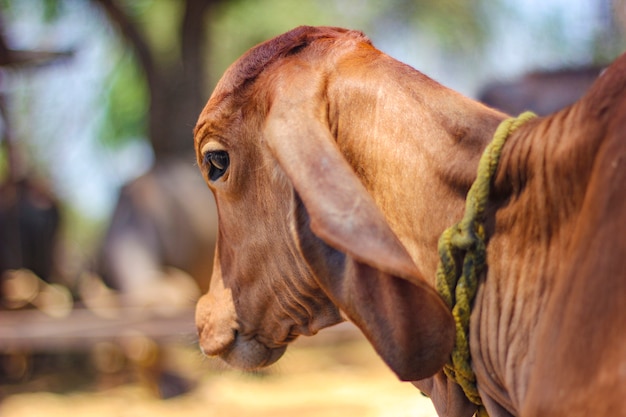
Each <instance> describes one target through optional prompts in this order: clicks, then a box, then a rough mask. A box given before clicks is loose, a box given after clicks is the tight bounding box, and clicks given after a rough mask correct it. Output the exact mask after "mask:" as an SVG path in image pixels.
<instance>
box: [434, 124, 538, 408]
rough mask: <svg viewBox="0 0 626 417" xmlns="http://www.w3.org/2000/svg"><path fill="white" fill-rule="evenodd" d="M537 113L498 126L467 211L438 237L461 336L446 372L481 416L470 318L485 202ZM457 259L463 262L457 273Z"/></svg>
mask: <svg viewBox="0 0 626 417" xmlns="http://www.w3.org/2000/svg"><path fill="white" fill-rule="evenodd" d="M533 117H535V115H534V114H533V113H531V112H526V113H522V114H521V115H520V116H519V117H517V118H510V119H506V120H504V121H503V122H502V123H501V124H500V126H498V128H497V129H496V132H495V134H494V137H493V140H492V141H491V143H490V144H489V145H487V148H486V149H485V151H484V152H483V155H482V156H481V158H480V162H479V164H478V174H477V176H476V180H475V181H474V183H473V184H472V186H471V187H470V190H469V192H468V193H467V198H466V202H465V215H464V216H463V219H462V220H461V221H460V222H459V223H457V224H455V225H454V226H452V227H450V228H448V229H446V230H445V231H444V232H443V234H442V235H441V237H440V238H439V248H438V250H439V258H440V261H439V265H438V266H437V275H436V286H437V291H438V292H439V294H440V295H441V297H442V298H443V299H444V301H445V302H446V304H447V305H448V307H450V309H451V310H452V316H453V317H454V322H455V326H456V341H455V345H454V349H453V350H452V355H451V356H452V360H451V363H448V364H446V365H445V367H444V372H445V373H446V375H447V376H448V377H449V378H452V380H454V381H455V382H456V383H457V384H459V385H460V386H461V388H462V389H463V392H464V393H465V395H466V396H467V398H468V399H469V400H470V401H471V402H472V403H474V404H476V405H478V412H477V415H478V416H479V417H483V416H487V412H486V410H485V408H484V407H483V405H482V401H481V399H480V395H479V393H478V390H477V388H476V376H475V375H474V371H473V370H472V367H471V363H470V362H471V358H470V350H469V319H470V313H471V310H472V301H473V299H474V296H475V295H476V290H477V288H478V279H479V278H480V276H481V274H482V273H483V271H484V269H485V263H486V253H485V252H486V250H485V227H484V221H485V207H486V206H487V201H488V200H489V189H490V186H491V180H492V178H493V175H494V173H495V171H496V168H497V167H498V161H499V160H500V154H501V151H502V147H503V146H504V142H505V141H506V139H507V137H508V136H509V135H510V134H511V132H513V131H514V130H515V129H517V128H518V127H519V126H521V125H522V124H524V123H525V122H526V121H528V120H530V119H531V118H533ZM457 260H460V261H461V264H462V267H461V273H460V275H459V273H458V267H457Z"/></svg>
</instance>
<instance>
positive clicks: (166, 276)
mask: <svg viewBox="0 0 626 417" xmlns="http://www.w3.org/2000/svg"><path fill="white" fill-rule="evenodd" d="M216 235H217V209H216V206H215V201H214V199H213V196H212V195H211V193H209V192H207V189H206V184H205V183H204V182H203V180H202V177H201V176H200V175H198V172H197V169H196V167H195V166H194V164H193V162H190V161H188V160H182V159H172V160H165V161H159V162H157V163H155V165H154V166H153V167H152V168H151V169H150V171H149V172H147V173H146V174H144V175H142V176H141V177H139V178H137V179H135V180H133V181H131V182H129V183H128V184H126V185H125V186H124V187H123V188H122V189H121V191H120V194H119V197H118V201H117V205H116V208H115V211H114V213H113V216H112V218H111V221H110V223H109V227H108V230H107V232H106V236H105V238H104V241H103V244H102V248H101V253H100V259H99V262H98V264H99V266H98V270H99V272H100V274H101V275H102V277H103V280H104V282H105V283H106V284H107V285H108V286H109V287H111V288H113V289H115V290H117V291H119V293H120V295H121V296H122V298H123V299H125V301H126V302H127V303H128V304H130V305H134V306H137V307H139V306H143V307H146V306H150V307H155V308H165V309H169V308H175V307H176V306H178V307H180V306H184V305H187V306H189V305H193V303H194V302H195V300H196V299H197V297H198V296H199V294H200V292H205V291H206V290H207V289H208V287H209V277H210V276H211V272H212V269H213V252H214V250H215V240H216Z"/></svg>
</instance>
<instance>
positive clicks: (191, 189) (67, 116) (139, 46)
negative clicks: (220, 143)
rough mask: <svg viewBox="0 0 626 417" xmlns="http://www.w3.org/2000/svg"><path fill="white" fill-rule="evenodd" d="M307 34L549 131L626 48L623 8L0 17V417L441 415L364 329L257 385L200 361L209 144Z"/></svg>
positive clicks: (502, 2)
mask: <svg viewBox="0 0 626 417" xmlns="http://www.w3.org/2000/svg"><path fill="white" fill-rule="evenodd" d="M302 24H307V25H330V26H343V27H348V28H352V29H359V30H362V31H364V32H365V33H366V34H367V35H368V36H369V37H370V38H371V39H372V41H373V42H374V45H375V46H377V47H378V48H379V49H381V50H382V51H384V52H386V53H388V54H390V55H392V56H393V57H395V58H397V59H399V60H401V61H403V62H406V63H408V64H410V65H412V66H413V67H415V68H417V69H419V70H420V71H422V72H424V73H425V74H426V75H428V76H430V77H432V78H434V79H435V80H437V81H439V82H440V83H442V84H444V85H445V86H447V87H450V88H452V89H454V90H457V91H460V92H461V93H463V94H465V95H467V96H470V97H472V98H475V99H478V100H482V101H483V102H485V103H487V104H489V105H492V106H495V107H498V108H500V109H502V110H504V111H507V112H510V113H513V114H514V113H519V112H521V111H523V110H527V109H531V110H534V111H536V112H538V113H540V114H547V113H550V112H552V111H555V110H558V109H559V108H562V107H564V106H566V105H568V104H569V103H571V102H573V101H574V100H575V99H577V98H578V97H579V96H580V95H581V94H582V93H583V92H584V91H585V89H586V88H587V87H588V86H589V85H590V83H591V82H592V81H593V80H594V79H595V78H596V77H597V75H598V74H599V73H600V72H601V71H602V69H603V68H604V67H605V66H606V65H607V64H608V63H610V62H611V61H612V60H613V59H615V57H617V56H618V55H619V54H620V53H622V52H623V51H624V49H625V46H626V38H625V33H626V0H470V1H466V0H386V1H384V2H383V1H375V0H298V1H294V0H0V415H2V416H3V417H8V416H30V415H32V416H35V415H36V416H47V415H50V416H53V415H62V414H67V413H72V412H74V413H77V414H78V415H81V416H82V415H103V416H109V415H144V414H146V415H148V414H150V415H151V416H154V415H164V416H165V415H180V414H181V413H183V412H184V413H185V414H186V415H209V416H210V415H220V416H231V415H232V416H244V415H255V416H265V415H267V416H282V415H285V416H287V415H289V416H292V415H300V416H335V415H337V416H339V415H342V416H343V415H354V414H356V413H359V415H362V416H387V415H394V416H428V415H434V411H433V410H432V408H431V407H430V405H429V402H428V400H427V399H424V398H422V397H421V396H420V395H419V393H418V391H417V390H416V389H415V388H413V387H412V386H411V385H410V384H402V383H400V382H398V381H397V380H396V379H395V377H394V376H393V375H392V374H391V373H390V372H389V371H388V370H387V369H386V368H385V367H384V366H383V365H382V363H381V361H380V360H379V359H377V358H376V355H375V354H374V353H373V351H372V350H371V348H370V347H369V346H368V345H367V344H366V343H365V342H364V341H363V339H362V338H361V337H360V336H359V334H358V332H356V331H355V330H354V329H353V328H352V327H350V326H344V325H342V326H339V327H338V328H334V329H328V330H327V331H324V332H322V333H321V334H320V335H318V336H316V337H313V338H307V340H301V341H298V342H296V344H295V346H294V347H293V348H291V349H290V352H288V354H287V355H286V357H285V358H284V359H282V360H281V361H280V362H279V364H278V365H276V366H274V367H272V368H270V369H269V370H267V371H264V372H259V373H254V374H245V373H241V372H238V371H233V370H229V369H226V368H225V367H224V366H223V365H221V364H219V363H218V362H217V361H213V360H210V359H206V358H202V357H201V355H200V354H199V353H198V350H197V346H196V344H195V328H194V323H193V306H194V303H195V300H196V299H197V297H198V296H199V294H201V293H202V292H204V291H206V289H207V288H208V284H209V282H208V279H209V277H210V271H211V268H212V260H213V259H212V258H213V249H214V240H215V233H216V212H215V206H214V203H213V200H212V196H211V193H210V192H209V191H208V190H207V189H206V186H205V185H204V183H203V181H202V179H201V177H200V175H199V173H198V171H197V167H196V166H195V159H194V155H193V148H192V129H193V126H194V125H195V121H196V118H197V116H198V114H199V112H200V110H201V109H202V107H203V106H204V103H205V102H206V100H207V99H208V97H209V95H210V93H211V91H212V88H213V87H214V85H215V83H216V82H217V80H218V79H219V77H220V76H221V74H222V73H223V72H224V70H225V69H226V67H227V66H228V65H229V64H230V63H232V62H233V61H234V60H235V59H236V58H237V57H239V56H240V55H241V54H242V53H243V52H245V51H246V50H247V49H249V48H250V47H252V46H254V45H255V44H257V43H259V42H262V41H264V40H266V39H268V38H271V37H273V36H275V35H278V34H280V33H282V32H285V31H287V30H289V29H291V28H293V27H295V26H298V25H302Z"/></svg>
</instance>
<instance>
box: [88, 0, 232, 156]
mask: <svg viewBox="0 0 626 417" xmlns="http://www.w3.org/2000/svg"><path fill="white" fill-rule="evenodd" d="M93 1H94V2H95V3H96V4H98V5H99V6H101V7H102V8H103V10H104V11H105V12H106V14H107V16H108V17H109V19H110V20H111V22H113V23H114V25H115V26H116V27H117V28H118V30H119V32H120V33H121V35H122V36H123V38H124V40H125V41H126V42H127V43H128V45H129V46H130V47H131V48H132V50H133V52H134V57H135V59H136V63H137V64H138V65H139V67H140V68H141V70H142V73H143V78H144V80H145V87H146V90H147V91H146V92H145V96H144V97H145V98H146V99H147V102H148V106H147V109H148V113H147V136H148V138H149V140H150V143H151V144H152V147H153V150H154V153H155V157H156V158H157V159H160V158H167V157H171V156H180V155H183V154H189V153H191V151H192V147H191V146H190V144H191V141H190V138H191V131H192V128H193V126H194V125H195V120H196V118H197V115H198V114H199V112H200V110H201V109H202V106H203V105H204V101H205V95H204V91H205V87H204V86H205V83H204V79H205V60H204V59H203V54H204V52H205V39H206V36H205V32H206V31H205V28H206V20H207V19H206V17H207V12H209V11H210V10H211V9H212V8H214V7H216V6H217V5H218V4H220V3H222V2H223V1H224V0H185V1H176V2H175V1H168V2H160V3H161V6H162V10H164V11H165V13H166V15H165V16H163V15H161V16H158V15H150V13H146V12H149V11H150V10H149V9H150V8H151V7H152V8H153V7H156V6H155V5H148V6H146V5H145V2H128V1H126V2H122V1H116V0H93ZM142 8H143V9H142ZM140 12H144V13H140ZM172 16H178V17H179V19H178V21H176V20H175V19H172ZM147 18H153V19H159V18H160V19H161V20H160V21H156V22H155V21H151V22H147V21H146V19H147ZM176 23H177V26H178V27H175V29H177V31H178V34H176V33H174V34H172V33H168V30H167V29H168V26H170V29H174V28H172V27H171V25H172V24H176ZM144 25H145V26H144ZM154 28H158V31H155V30H152V32H150V29H154ZM164 33H165V34H168V35H173V36H170V37H166V36H165V37H164V36H160V39H159V40H160V41H161V42H150V40H151V36H152V38H154V37H155V36H159V35H163V34H164ZM168 43H169V45H168ZM164 45H165V48H163V47H164ZM129 63H130V62H129V61H126V62H124V64H125V65H128V64H129ZM117 75H118V77H117V78H116V79H114V83H113V86H114V87H117V89H116V88H114V89H113V90H112V91H113V93H117V95H116V94H113V95H112V99H111V100H110V102H109V113H110V115H111V116H114V117H119V118H118V119H117V120H120V118H126V120H122V126H125V127H126V128H128V127H130V130H131V133H132V132H133V131H138V130H141V125H142V121H141V118H142V117H141V116H142V112H141V111H139V110H140V109H139V108H138V106H136V105H135V104H133V101H134V102H135V103H136V102H137V101H140V100H141V99H142V98H143V97H142V95H143V94H144V92H142V91H141V90H138V89H137V88H134V89H133V88H128V89H127V88H126V87H129V86H131V85H133V84H138V85H141V80H140V77H139V74H137V73H133V71H132V66H129V67H127V68H122V69H121V70H120V71H119V72H118V74H117ZM129 92H130V94H127V93H129ZM121 93H126V97H123V96H121V95H120V94H121ZM146 96H147V97H146ZM129 107H130V108H129ZM127 110H131V111H127ZM110 133H119V132H115V131H114V132H110Z"/></svg>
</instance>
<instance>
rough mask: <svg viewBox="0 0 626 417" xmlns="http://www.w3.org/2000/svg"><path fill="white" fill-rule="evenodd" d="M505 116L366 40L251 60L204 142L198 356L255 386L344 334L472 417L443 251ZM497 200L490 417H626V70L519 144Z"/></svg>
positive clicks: (272, 45) (202, 123)
mask: <svg viewBox="0 0 626 417" xmlns="http://www.w3.org/2000/svg"><path fill="white" fill-rule="evenodd" d="M505 118H506V115H504V114H502V113H499V112H497V111H495V110H491V109H489V108H487V107H485V106H484V105H482V104H479V103H477V102H475V101H473V100H470V99H468V98H465V97H463V96H461V95H459V94H457V93H455V92H453V91H451V90H449V89H446V88H445V87H443V86H441V85H439V84H437V83H436V82H434V81H433V80H431V79H429V78H428V77H426V76H425V75H423V74H421V73H420V72H418V71H416V70H414V69H412V68H410V67H408V66H406V65H404V64H402V63H400V62H398V61H396V60H394V59H392V58H391V57H389V56H387V55H385V54H384V53H382V52H380V51H378V50H377V49H375V48H374V47H373V46H372V44H371V43H370V41H369V40H368V39H367V38H366V37H365V36H364V35H363V34H361V33H360V32H354V31H347V30H344V29H338V28H312V27H300V28H297V29H294V30H293V31H290V32H288V33H286V34H284V35H281V36H279V37H277V38H274V39H272V40H270V41H268V42H265V43H263V44H261V45H259V46H257V47H255V48H253V49H251V50H250V51H248V52H247V53H246V54H245V55H244V56H243V57H242V58H240V59H239V60H238V61H237V62H235V63H234V64H233V65H232V66H231V67H230V68H229V69H228V70H227V72H226V74H225V75H224V77H223V78H222V79H221V81H220V82H219V84H218V85H217V87H216V89H215V91H214V93H213V95H212V96H211V98H210V100H209V102H208V103H207V105H206V107H205V109H204V110H203V111H202V113H201V115H200V118H199V121H198V124H197V126H196V130H195V148H196V152H197V156H198V161H199V165H200V167H201V170H202V172H203V174H204V176H205V179H206V181H207V183H208V184H209V187H210V188H211V190H212V191H213V193H214V195H215V198H216V202H217V207H218V215H219V236H218V242H217V250H216V260H215V267H214V271H213V276H212V283H211V288H210V290H209V293H208V294H206V295H205V296H203V297H202V298H201V299H200V301H199V303H198V306H197V313H196V321H197V325H198V331H199V338H200V344H201V346H202V349H203V350H204V352H205V353H206V354H209V355H219V356H220V357H221V358H223V359H224V360H225V361H227V362H228V363H230V364H231V365H234V366H236V367H240V368H245V369H254V368H258V367H261V366H265V365H268V364H270V363H272V362H274V361H276V360H277V359H278V358H279V357H280V356H281V355H282V353H283V352H284V351H285V348H286V346H287V344H288V343H289V342H291V341H292V340H293V339H295V338H296V337H297V336H298V335H311V334H314V333H315V332H317V331H318V330H320V329H321V328H323V327H326V326H330V325H333V324H335V323H338V322H339V321H341V320H342V317H347V318H348V319H349V320H351V321H353V322H354V323H355V324H356V325H357V326H358V327H359V328H360V329H361V330H362V331H363V333H364V334H365V335H366V336H367V338H368V339H369V341H370V342H371V343H372V345H373V346H374V348H375V349H376V351H377V352H378V353H379V354H380V356H381V357H382V359H383V360H384V361H385V362H386V363H387V364H388V365H389V366H390V368H391V369H392V370H393V371H394V372H395V373H396V374H397V375H398V377H399V378H401V379H403V380H410V381H413V383H414V384H415V385H416V386H418V387H419V388H420V389H422V390H423V391H425V392H426V393H427V394H429V395H430V396H431V398H432V400H433V403H434V405H435V407H436V409H437V411H438V413H439V414H440V415H442V416H471V415H472V414H473V413H474V412H475V410H476V406H475V405H473V404H472V403H470V402H469V400H468V399H466V397H465V395H464V394H463V392H462V391H461V390H460V389H459V387H458V386H457V385H456V384H455V383H454V382H452V381H451V380H449V379H448V378H447V377H446V375H445V374H444V372H442V365H444V362H446V361H447V360H448V358H449V354H450V351H451V348H452V344H453V336H454V332H455V331H454V327H453V322H452V319H451V315H450V313H449V312H448V310H447V307H446V306H445V305H444V303H443V302H442V299H441V298H440V296H439V295H438V294H437V293H436V291H435V290H434V286H433V283H434V279H435V278H434V277H435V270H436V266H437V263H438V254H437V240H438V236H439V235H440V234H441V233H442V231H443V230H444V229H445V228H446V227H447V226H449V225H452V224H454V223H456V222H457V221H458V220H459V219H460V218H461V216H462V212H463V209H464V203H465V195H466V193H467V191H468V189H469V187H470V185H471V184H472V182H473V181H474V179H475V178H476V168H477V164H478V160H479V157H480V155H481V153H482V151H483V149H484V148H485V146H486V145H487V143H488V142H489V141H490V140H491V138H492V136H493V134H494V131H495V129H496V127H497V126H498V125H499V124H500V123H501V122H502V120H504V119H505ZM492 188H493V189H492V195H491V198H490V200H489V202H488V205H487V219H486V233H487V235H488V237H489V241H488V247H487V250H488V254H487V262H488V271H487V272H486V274H485V275H484V276H482V277H481V279H480V282H479V288H478V293H477V296H476V298H475V301H474V304H473V310H472V315H471V322H470V350H471V357H472V366H473V369H474V371H475V373H476V378H477V386H478V390H479V393H480V396H481V398H482V401H483V403H484V404H485V407H486V409H487V411H488V413H489V415H490V416H492V417H495V416H510V415H520V416H589V415H593V416H618V415H619V416H626V331H624V329H626V56H622V57H621V58H620V59H618V60H617V61H616V62H615V63H614V64H613V65H612V66H611V67H610V68H609V69H607V71H606V72H605V73H604V74H603V75H602V76H601V77H600V78H599V80H598V81H597V82H596V83H595V84H594V86H593V87H592V88H591V89H590V91H589V92H588V94H586V95H585V96H584V97H583V98H582V99H581V100H580V101H579V102H578V103H576V104H575V105H573V106H572V107H569V108H567V109H565V110H563V111H561V112H559V113H556V114H554V115H552V116H550V117H546V118H537V119H534V120H532V121H530V122H527V123H526V124H524V125H523V126H522V127H520V128H519V129H518V130H516V131H515V132H514V133H513V134H512V135H510V137H509V139H508V142H507V143H506V145H505V146H504V149H503V154H502V157H501V161H500V165H499V168H498V170H497V172H496V175H495V178H494V179H493V185H492Z"/></svg>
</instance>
